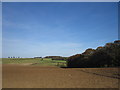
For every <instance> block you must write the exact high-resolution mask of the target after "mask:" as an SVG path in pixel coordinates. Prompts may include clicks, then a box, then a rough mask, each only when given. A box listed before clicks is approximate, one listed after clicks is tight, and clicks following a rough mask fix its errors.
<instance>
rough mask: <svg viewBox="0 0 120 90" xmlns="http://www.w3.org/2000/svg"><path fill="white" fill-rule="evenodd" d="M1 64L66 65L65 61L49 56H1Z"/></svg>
mask: <svg viewBox="0 0 120 90" xmlns="http://www.w3.org/2000/svg"><path fill="white" fill-rule="evenodd" d="M59 63H60V64H59ZM62 63H63V64H62ZM2 64H19V65H39V66H58V64H59V66H66V61H64V60H52V59H51V58H44V59H42V58H3V59H2Z"/></svg>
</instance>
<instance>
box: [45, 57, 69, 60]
mask: <svg viewBox="0 0 120 90" xmlns="http://www.w3.org/2000/svg"><path fill="white" fill-rule="evenodd" d="M45 58H51V59H52V60H67V57H62V56H46V57H45Z"/></svg>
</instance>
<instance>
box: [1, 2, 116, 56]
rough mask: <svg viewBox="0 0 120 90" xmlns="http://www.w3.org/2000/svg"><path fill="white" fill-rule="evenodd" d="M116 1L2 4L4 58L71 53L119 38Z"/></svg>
mask: <svg viewBox="0 0 120 90" xmlns="http://www.w3.org/2000/svg"><path fill="white" fill-rule="evenodd" d="M117 15H118V7H117V2H114V3H113V2H111V3H110V2H106V3H105V2H104V3H102V2H96V3H95V2H88V3H87V2H85V3H83V2H79V3H77V2H76V3H75V2H63V3H62V2H61V3H60V2H56V3H55V2H45V3H44V2H39V3H38V2H37V3H33V2H18V3H15V2H14V3H5V2H4V3H3V4H2V24H3V30H2V35H3V38H2V39H3V57H8V56H16V57H18V56H20V57H34V56H42V57H44V56H50V55H59V56H71V55H74V54H78V53H82V52H83V51H85V49H87V48H94V49H95V48H97V47H98V46H103V45H105V43H107V42H113V41H114V40H117V38H118V21H117V20H118V16H117Z"/></svg>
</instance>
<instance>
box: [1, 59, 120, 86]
mask: <svg viewBox="0 0 120 90" xmlns="http://www.w3.org/2000/svg"><path fill="white" fill-rule="evenodd" d="M58 62H62V63H65V61H60V60H58V61H57V60H51V59H43V60H42V59H32V58H31V59H30V58H29V59H28V58H22V59H15V58H14V59H3V62H2V63H3V65H2V67H3V68H2V70H3V71H2V75H3V76H2V77H3V78H2V86H3V88H118V84H119V83H118V81H119V79H120V74H119V72H118V68H60V67H59V66H57V63H58Z"/></svg>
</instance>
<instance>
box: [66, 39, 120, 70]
mask: <svg viewBox="0 0 120 90" xmlns="http://www.w3.org/2000/svg"><path fill="white" fill-rule="evenodd" d="M118 66H120V40H116V41H114V42H112V43H106V45H105V46H103V47H98V48H97V49H92V48H89V49H87V50H86V51H85V52H83V53H82V54H76V55H73V56H70V57H69V58H68V59H67V67H80V68H85V67H118Z"/></svg>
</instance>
